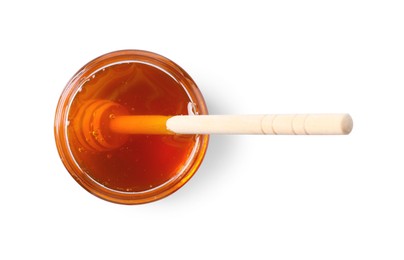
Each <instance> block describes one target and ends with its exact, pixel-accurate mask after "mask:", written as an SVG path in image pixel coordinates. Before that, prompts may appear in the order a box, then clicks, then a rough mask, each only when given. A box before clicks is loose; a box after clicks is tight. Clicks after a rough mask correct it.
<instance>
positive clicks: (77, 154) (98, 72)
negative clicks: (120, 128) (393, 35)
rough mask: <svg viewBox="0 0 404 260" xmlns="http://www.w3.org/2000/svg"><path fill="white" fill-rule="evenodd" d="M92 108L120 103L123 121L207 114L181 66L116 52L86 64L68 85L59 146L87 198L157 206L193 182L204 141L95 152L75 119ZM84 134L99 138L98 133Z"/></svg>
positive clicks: (146, 141)
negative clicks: (88, 105) (91, 105)
mask: <svg viewBox="0 0 404 260" xmlns="http://www.w3.org/2000/svg"><path fill="white" fill-rule="evenodd" d="M91 100H108V101H112V102H115V103H118V104H120V105H121V106H122V107H124V109H125V113H127V114H128V115H189V114H206V113H207V110H206V106H205V103H204V101H203V98H202V95H201V94H200V92H199V90H198V88H197V87H196V85H195V83H194V82H193V81H192V79H191V78H190V77H189V75H188V74H187V73H186V72H185V71H183V70H182V69H181V68H180V67H178V65H176V64H174V63H173V62H171V61H169V60H168V59H166V58H164V57H162V56H159V55H157V54H153V53H149V52H143V51H120V52H114V53H110V54H107V55H104V56H101V57H99V58H97V59H95V60H94V61H92V62H90V63H89V64H87V65H86V66H85V67H83V68H82V69H81V70H80V71H79V72H78V73H77V74H76V75H75V77H73V79H72V80H71V81H70V82H69V84H68V86H67V87H66V89H65V91H64V93H63V94H62V97H61V99H60V101H59V105H58V110H57V114H56V120H55V135H56V142H57V144H58V149H59V153H60V155H61V158H62V160H63V161H64V163H65V166H66V167H67V169H68V170H69V172H70V173H71V174H72V176H73V177H74V178H75V179H76V180H77V181H78V182H79V183H80V184H81V185H82V186H83V187H84V188H86V189H87V190H89V191H90V192H92V193H94V194H95V195H97V196H100V197H102V198H104V199H107V200H110V201H113V202H118V203H126V204H136V203H144V202H149V201H153V200H156V199H159V198H161V197H164V196H166V195H168V194H170V193H172V192H174V191H175V190H176V189H178V188H179V187H181V186H182V185H183V184H184V183H185V182H186V181H187V180H188V179H189V178H190V177H191V176H192V175H193V174H194V172H195V171H196V169H197V168H198V166H199V164H200V163H201V161H202V158H203V156H204V153H205V151H206V146H207V141H208V137H207V136H203V135H154V134H136V135H133V134H132V135H127V136H126V135H122V138H121V140H120V142H121V143H122V145H121V144H120V145H119V147H117V148H113V149H107V148H105V149H98V150H97V149H93V148H92V146H91V144H86V143H85V140H84V139H86V140H87V141H88V138H84V137H83V136H80V132H79V131H77V129H78V128H79V127H81V125H80V120H81V119H80V118H81V117H79V116H78V114H79V111H80V109H82V112H80V113H92V112H91V110H90V109H89V110H86V109H84V110H83V106H85V104H86V103H88V102H89V101H91ZM84 108H85V107H84ZM88 116H91V115H88ZM115 116H117V115H115V114H114V113H111V115H110V116H109V117H108V118H104V119H103V120H105V121H106V122H102V124H104V125H108V122H107V121H108V120H112V119H113V118H114V117H115ZM85 130H86V131H89V130H88V129H85ZM78 133H79V134H78ZM89 134H92V135H94V137H95V138H97V134H98V133H97V131H96V130H95V131H92V132H91V133H89ZM112 134H114V135H119V134H116V133H112ZM84 136H86V135H84ZM114 138H120V137H119V136H118V137H116V136H115V137H114ZM83 140H84V141H83Z"/></svg>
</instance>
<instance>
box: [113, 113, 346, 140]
mask: <svg viewBox="0 0 404 260" xmlns="http://www.w3.org/2000/svg"><path fill="white" fill-rule="evenodd" d="M352 127H353V122H352V118H351V116H350V115H348V114H298V115H197V116H172V117H170V116H117V117H116V118H114V119H112V120H111V122H110V129H111V131H113V132H116V133H125V134H265V135H346V134H349V133H350V132H351V130H352Z"/></svg>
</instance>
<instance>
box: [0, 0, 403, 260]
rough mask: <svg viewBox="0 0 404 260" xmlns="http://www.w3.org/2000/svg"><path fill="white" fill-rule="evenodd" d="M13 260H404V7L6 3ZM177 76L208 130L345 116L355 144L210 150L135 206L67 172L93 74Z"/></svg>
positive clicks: (275, 142) (222, 143)
mask: <svg viewBox="0 0 404 260" xmlns="http://www.w3.org/2000/svg"><path fill="white" fill-rule="evenodd" d="M0 35H1V40H0V47H1V48H0V68H1V70H0V71H1V74H0V75H1V79H0V87H1V93H0V96H1V102H0V109H1V110H0V111H1V123H0V125H1V127H0V137H1V143H0V151H1V159H0V160H1V161H0V174H1V187H0V200H1V205H0V206H1V209H0V210H1V212H0V220H1V221H0V239H1V242H0V259H123V258H124V259H234V258H235V257H237V259H403V258H404V165H403V155H404V154H403V152H404V149H403V147H404V137H403V133H404V120H403V110H404V102H403V95H402V93H403V92H402V89H403V87H404V73H403V71H404V70H403V69H404V3H403V2H402V1H387V0H384V1H358V0H349V1H320V0H319V1H252V0H251V1H228V2H225V1H219V0H217V1H206V0H205V1H199V2H197V1H174V0H170V1H93V2H90V1H65V2H64V3H62V2H61V1H40V0H38V1H2V2H1V3H0ZM119 49H144V50H149V51H153V52H157V53H159V54H162V55H164V56H166V57H168V58H170V59H172V60H173V61H175V62H176V63H178V64H179V65H180V66H182V67H183V68H184V69H185V70H186V71H187V72H188V73H189V74H190V75H191V76H192V77H193V78H194V80H195V81H196V82H197V84H198V85H199V87H200V89H201V91H202V92H203V94H204V96H205V98H206V102H207V104H208V107H209V109H210V113H211V114H230V113H234V114H253V113H307V112H324V113H329V112H349V113H350V114H351V115H352V117H353V118H354V123H355V126H354V130H353V132H352V134H351V135H349V136H321V137H318V136H317V137H316V136H299V137H296V136H213V137H212V138H211V142H210V147H209V149H208V153H207V155H206V158H205V160H204V162H203V164H202V166H201V168H200V169H199V171H198V172H197V174H196V175H195V176H194V177H193V178H192V179H191V181H190V182H189V183H188V184H186V185H185V186H184V187H183V188H182V189H180V190H179V191H178V192H176V193H175V194H173V195H171V196H169V197H168V198H165V199H163V200H160V201H158V202H154V203H151V204H146V205H140V206H122V205H117V204H112V203H109V202H106V201H103V200H101V199H98V198H96V197H94V196H92V195H91V194H89V193H88V192H86V191H85V190H84V189H82V188H81V187H80V186H79V185H78V184H77V183H76V182H75V181H74V180H73V179H72V178H71V177H70V175H69V174H68V172H67V171H66V170H65V168H64V166H63V164H62V163H61V161H60V159H59V157H58V154H57V150H56V147H55V144H54V137H53V117H54V111H55V108H56V104H57V101H58V98H59V95H60V93H61V92H62V90H63V88H64V86H65V84H66V83H67V81H68V80H69V79H70V77H71V76H72V75H73V74H74V73H75V72H76V71H77V70H78V69H79V68H80V67H81V66H83V65H84V64H85V63H87V62H88V61H90V60H91V59H93V58H95V57H97V56H99V55H101V54H104V53H107V52H110V51H114V50H119Z"/></svg>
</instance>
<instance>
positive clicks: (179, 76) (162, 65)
mask: <svg viewBox="0 0 404 260" xmlns="http://www.w3.org/2000/svg"><path fill="white" fill-rule="evenodd" d="M123 62H141V63H146V64H148V65H152V66H155V67H157V68H159V69H162V70H164V71H165V72H166V73H169V75H170V76H172V77H173V78H174V79H176V80H177V82H178V83H179V85H181V87H182V88H184V90H185V91H186V92H187V94H188V96H189V98H190V99H191V100H192V102H194V103H197V104H198V113H199V114H208V111H207V107H206V103H205V101H204V99H203V96H202V93H201V92H200V90H199V88H198V87H197V85H196V83H195V82H194V81H193V79H192V78H191V77H190V76H189V75H188V73H187V72H185V70H183V69H182V68H181V67H180V66H179V65H177V64H176V63H174V62H173V61H171V60H169V59H167V58H165V57H164V56H161V55H159V54H156V53H153V52H149V51H143V50H120V51H114V52H110V53H107V54H104V55H101V56H99V57H97V58H95V59H93V60H91V61H90V62H88V63H87V64H86V65H84V66H83V67H82V68H81V69H80V70H78V71H77V72H76V73H75V74H74V76H73V77H72V78H71V79H70V80H69V82H68V83H67V85H66V87H65V88H64V90H63V92H62V94H61V96H60V99H59V102H58V105H57V108H56V113H55V122H54V136H55V141H56V146H57V150H58V153H59V156H60V158H61V160H62V162H63V164H64V166H65V167H66V169H67V170H68V172H69V173H70V175H71V176H72V177H73V178H74V179H75V180H76V182H78V183H79V184H80V185H81V186H82V187H83V188H84V189H86V190H87V191H89V192H90V193H92V194H93V195H95V196H97V197H100V198H102V199H104V200H107V201H110V202H114V203H119V204H142V203H147V202H152V201H156V200H159V199H161V198H164V197H166V196H168V195H170V194H172V193H174V192H175V191H176V190H178V189H179V188H181V187H182V186H183V185H184V184H185V183H186V182H187V181H188V180H189V179H190V178H191V177H192V176H193V175H194V174H195V172H196V171H197V169H198V168H199V166H200V164H201V162H202V160H203V158H204V156H205V153H206V150H207V145H208V141H209V136H208V135H199V137H198V141H197V142H195V145H194V147H193V151H195V152H194V153H193V155H192V156H193V158H192V160H191V161H190V165H189V166H187V168H184V172H183V173H182V172H181V171H179V172H178V173H177V174H175V177H174V178H171V179H170V180H169V181H168V182H166V183H164V184H162V185H160V186H157V187H153V188H152V189H149V190H145V191H138V192H123V191H119V190H114V189H111V188H109V187H106V186H104V185H102V184H100V183H98V182H97V181H95V180H94V179H93V178H92V177H91V176H89V175H88V174H87V173H86V172H84V171H83V170H82V169H81V166H80V165H79V164H78V163H77V162H76V160H75V158H74V155H73V153H72V152H71V149H70V145H69V137H68V135H67V126H68V123H69V121H68V115H69V110H70V105H71V103H72V102H73V100H74V98H75V95H76V94H77V92H78V90H79V88H80V87H81V86H82V85H83V83H84V81H85V80H86V79H87V78H88V77H90V76H91V75H92V74H94V73H95V72H96V71H97V70H99V69H101V68H103V67H105V66H113V65H114V64H115V63H123Z"/></svg>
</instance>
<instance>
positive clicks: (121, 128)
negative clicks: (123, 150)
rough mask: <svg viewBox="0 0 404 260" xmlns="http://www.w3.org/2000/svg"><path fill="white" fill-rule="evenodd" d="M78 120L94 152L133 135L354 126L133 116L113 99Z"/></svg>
mask: <svg viewBox="0 0 404 260" xmlns="http://www.w3.org/2000/svg"><path fill="white" fill-rule="evenodd" d="M77 120H78V122H79V123H76V124H75V125H74V129H75V133H76V135H77V138H78V140H79V142H80V144H81V145H82V146H83V147H85V148H86V149H88V150H91V151H108V150H111V149H115V148H118V147H120V146H122V145H123V144H124V143H125V142H126V141H127V138H128V136H129V135H130V134H149V135H151V134H157V135H174V134H263V135H346V134H349V133H350V132H351V130H352V127H353V121H352V118H351V116H350V115H349V114H295V115H185V116H181V115H179V116H163V115H129V112H128V111H127V110H126V109H125V108H124V107H123V106H122V105H120V104H118V103H115V102H113V101H110V100H90V101H87V102H86V103H85V104H84V105H83V106H81V108H80V110H79V111H78V114H77Z"/></svg>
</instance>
